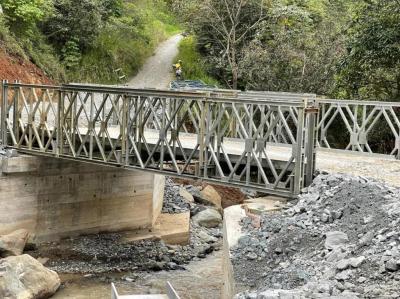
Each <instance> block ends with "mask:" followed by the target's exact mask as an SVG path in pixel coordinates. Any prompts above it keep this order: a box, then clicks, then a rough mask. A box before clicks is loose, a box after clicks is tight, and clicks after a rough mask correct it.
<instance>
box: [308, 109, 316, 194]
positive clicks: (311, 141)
mask: <svg viewBox="0 0 400 299" xmlns="http://www.w3.org/2000/svg"><path fill="white" fill-rule="evenodd" d="M318 110H319V109H318V108H317V107H307V108H306V113H307V128H306V130H307V131H306V132H307V140H306V148H305V158H306V161H307V164H306V171H305V185H306V186H309V185H311V183H312V181H313V175H314V171H315V159H316V150H315V146H316V140H317V134H316V133H317V132H316V119H317V115H318Z"/></svg>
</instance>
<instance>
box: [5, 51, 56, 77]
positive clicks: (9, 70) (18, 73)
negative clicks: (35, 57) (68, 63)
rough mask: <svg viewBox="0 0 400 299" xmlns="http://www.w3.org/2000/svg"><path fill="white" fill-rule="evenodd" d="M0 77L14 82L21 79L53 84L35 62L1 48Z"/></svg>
mask: <svg viewBox="0 0 400 299" xmlns="http://www.w3.org/2000/svg"><path fill="white" fill-rule="evenodd" d="M0 79H1V80H8V82H13V81H15V80H19V81H21V82H23V83H31V84H39V83H40V84H53V83H54V81H52V80H51V79H50V78H49V77H47V76H46V74H45V73H44V72H43V71H42V70H41V69H40V68H38V67H37V66H36V65H35V64H34V63H32V62H31V61H29V60H26V59H23V58H21V57H17V56H13V55H10V54H9V53H7V52H6V51H5V50H4V49H2V48H0Z"/></svg>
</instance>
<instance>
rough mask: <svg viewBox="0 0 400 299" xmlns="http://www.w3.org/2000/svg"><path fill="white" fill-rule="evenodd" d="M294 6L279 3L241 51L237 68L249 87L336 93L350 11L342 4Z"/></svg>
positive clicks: (319, 3) (328, 3)
mask: <svg viewBox="0 0 400 299" xmlns="http://www.w3.org/2000/svg"><path fill="white" fill-rule="evenodd" d="M296 2H299V4H295V3H293V4H291V5H286V4H279V3H278V4H276V3H275V4H274V5H273V6H272V7H271V9H270V13H269V17H268V18H267V19H266V20H265V21H264V22H263V23H262V25H261V26H259V28H258V29H257V30H258V31H257V34H256V35H255V37H254V38H253V40H252V41H251V42H250V43H249V44H248V46H247V47H245V48H244V49H243V55H242V59H241V61H240V68H239V69H240V77H241V79H242V81H243V84H244V86H245V87H246V88H247V89H258V90H272V91H294V92H313V93H318V94H330V93H331V92H332V90H333V89H334V77H335V74H336V64H337V62H338V59H339V57H340V55H341V54H342V53H343V51H344V49H343V43H344V38H343V33H342V32H343V28H344V26H345V24H346V22H347V19H346V18H347V17H346V15H347V14H343V12H345V11H346V10H347V8H346V7H345V6H344V5H341V3H340V2H339V1H336V2H335V1H332V2H326V3H324V2H323V1H319V2H318V3H317V4H318V5H317V6H315V5H314V4H313V5H312V6H310V5H305V4H304V2H303V1H296ZM338 2H339V3H338ZM342 4H343V3H342Z"/></svg>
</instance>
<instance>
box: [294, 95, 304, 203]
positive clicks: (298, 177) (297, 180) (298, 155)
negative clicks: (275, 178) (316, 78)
mask: <svg viewBox="0 0 400 299" xmlns="http://www.w3.org/2000/svg"><path fill="white" fill-rule="evenodd" d="M306 105H307V101H306V100H305V101H304V106H303V107H300V108H299V116H298V119H297V122H298V124H297V138H296V145H295V147H294V150H295V152H294V157H295V169H294V182H293V195H298V194H299V193H300V190H301V188H302V178H303V175H302V174H303V163H304V159H303V136H304V131H303V130H304V118H305V115H304V114H305V106H306Z"/></svg>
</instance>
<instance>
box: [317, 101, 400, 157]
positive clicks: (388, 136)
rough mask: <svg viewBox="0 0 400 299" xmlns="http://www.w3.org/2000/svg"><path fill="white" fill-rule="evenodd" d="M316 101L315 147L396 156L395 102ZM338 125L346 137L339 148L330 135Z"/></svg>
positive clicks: (399, 143) (398, 114)
mask: <svg viewBox="0 0 400 299" xmlns="http://www.w3.org/2000/svg"><path fill="white" fill-rule="evenodd" d="M319 103H320V105H321V110H320V116H319V121H318V125H317V130H318V131H319V136H320V137H319V142H318V144H317V145H318V146H319V147H325V148H339V149H345V150H351V151H359V152H367V153H386V154H390V155H396V156H397V158H399V159H400V104H399V103H385V102H366V101H365V102H364V101H363V102H350V101H338V100H321V101H319ZM340 124H341V125H342V127H344V128H345V130H346V137H347V138H348V139H347V144H346V145H345V146H343V147H342V144H341V143H340V142H337V140H335V139H334V138H333V136H335V134H334V131H335V130H336V131H337V126H338V125H340ZM335 125H336V128H335ZM377 137H378V138H377ZM372 145H373V146H372Z"/></svg>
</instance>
